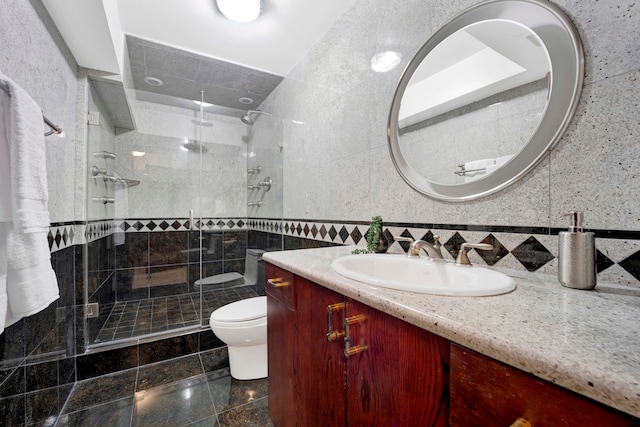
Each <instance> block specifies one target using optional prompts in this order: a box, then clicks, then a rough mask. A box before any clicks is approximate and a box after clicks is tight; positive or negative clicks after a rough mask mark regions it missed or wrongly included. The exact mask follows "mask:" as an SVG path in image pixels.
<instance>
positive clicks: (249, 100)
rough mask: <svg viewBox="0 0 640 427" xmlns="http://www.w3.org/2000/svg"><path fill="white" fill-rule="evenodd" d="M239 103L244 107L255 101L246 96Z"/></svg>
mask: <svg viewBox="0 0 640 427" xmlns="http://www.w3.org/2000/svg"><path fill="white" fill-rule="evenodd" d="M238 101H240V104H244V105H249V104H253V99H252V98H248V97H246V96H243V97H242V98H240V99H238Z"/></svg>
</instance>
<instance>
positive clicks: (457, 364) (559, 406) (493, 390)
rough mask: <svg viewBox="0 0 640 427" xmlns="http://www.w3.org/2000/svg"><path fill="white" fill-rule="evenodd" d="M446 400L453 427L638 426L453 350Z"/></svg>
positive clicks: (539, 381)
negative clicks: (449, 383) (449, 387)
mask: <svg viewBox="0 0 640 427" xmlns="http://www.w3.org/2000/svg"><path fill="white" fill-rule="evenodd" d="M450 397H451V412H450V421H451V426H453V427H455V426H464V427H472V426H479V427H480V426H482V427H492V426H496V427H505V426H512V425H517V426H521V427H546V426H549V427H550V426H553V427H559V426H560V427H563V426H567V427H569V426H596V425H597V426H599V427H606V426H616V427H618V426H638V425H639V424H638V423H639V420H638V419H636V418H633V417H631V416H629V415H626V414H623V413H621V412H619V411H617V410H615V409H612V408H609V407H607V406H604V405H602V404H600V403H598V402H594V401H593V400H590V399H588V398H586V397H584V396H580V395H579V394H576V393H574V392H572V391H570V390H566V389H564V388H562V387H559V386H557V385H555V384H552V383H550V382H548V381H544V380H542V379H540V378H537V377H535V376H533V375H531V374H527V373H525V372H522V371H520V370H518V369H515V368H513V367H511V366H508V365H505V364H503V363H501V362H498V361H496V360H493V359H490V358H488V357H486V356H483V355H480V354H478V353H475V352H473V351H471V350H468V349H466V348H463V347H460V346H457V345H455V344H452V345H451V395H450ZM518 419H521V420H526V422H522V423H520V424H518V423H515V422H516V420H518ZM514 423H515V424H514ZM527 423H528V424H527Z"/></svg>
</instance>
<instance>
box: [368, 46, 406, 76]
mask: <svg viewBox="0 0 640 427" xmlns="http://www.w3.org/2000/svg"><path fill="white" fill-rule="evenodd" d="M401 58H402V55H400V54H399V53H398V52H393V51H387V52H380V53H376V54H375V55H373V57H372V58H371V69H372V70H373V71H375V72H376V73H386V72H387V71H391V70H393V69H394V68H396V67H397V66H398V65H400V59H401Z"/></svg>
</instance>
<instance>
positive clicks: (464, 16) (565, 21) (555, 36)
mask: <svg viewBox="0 0 640 427" xmlns="http://www.w3.org/2000/svg"><path fill="white" fill-rule="evenodd" d="M487 19H504V20H511V21H514V22H517V23H520V24H522V25H524V26H526V27H528V28H529V29H530V30H531V31H532V32H534V33H535V34H537V35H538V37H539V38H540V39H541V40H542V41H543V43H544V45H545V47H546V49H547V52H548V55H549V58H550V61H551V78H550V84H549V99H548V102H547V107H546V109H545V112H544V114H543V116H542V118H541V119H540V123H539V124H538V127H537V128H536V130H535V131H534V133H533V134H532V135H531V137H530V139H529V141H528V142H527V143H526V144H525V145H524V146H523V148H522V149H521V150H520V151H519V152H518V153H517V154H516V155H515V156H514V157H513V158H512V159H511V160H510V161H509V162H508V163H506V164H505V165H503V166H502V167H500V168H498V169H497V170H495V171H494V172H492V173H491V174H489V175H487V176H486V177H484V178H481V179H478V180H475V181H471V182H467V183H464V184H455V185H447V184H438V183H435V182H432V181H430V180H428V179H427V178H425V177H424V176H422V175H421V174H420V173H418V172H417V171H416V170H415V169H414V168H413V167H412V166H411V164H410V163H409V162H408V161H407V159H406V158H405V157H404V156H403V154H402V150H401V149H400V144H399V137H398V135H399V128H398V117H399V112H400V105H401V100H402V96H403V95H404V92H405V90H406V88H407V85H408V84H409V81H410V80H411V77H412V76H413V73H414V72H415V71H416V69H417V68H418V67H419V65H420V63H421V62H422V60H423V59H424V58H425V57H426V56H427V55H428V54H429V52H431V51H432V50H433V49H434V48H435V47H436V46H437V45H438V44H440V43H441V42H442V41H444V40H445V39H446V38H447V37H449V36H450V35H452V34H453V33H455V32H456V31H458V30H460V29H462V28H465V27H467V26H468V25H471V24H474V23H476V22H479V21H483V20H487ZM583 80H584V54H583V50H582V44H581V43H580V39H579V36H578V33H577V31H576V29H575V28H574V26H573V24H572V23H571V21H570V20H569V18H568V17H567V16H566V15H565V14H564V12H563V11H562V10H561V9H559V8H558V7H557V6H555V5H553V4H551V3H549V2H546V1H542V0H489V1H486V2H483V3H479V4H477V5H475V6H472V7H471V8H469V9H467V10H465V11H463V12H462V13H460V14H458V15H456V16H455V17H453V18H452V19H451V20H450V21H449V22H448V23H446V24H445V25H444V26H442V27H441V28H440V29H439V30H437V31H436V32H435V33H434V34H433V35H432V36H431V37H430V38H429V40H427V42H426V43H425V44H424V45H423V46H422V47H421V48H420V49H419V50H418V52H417V53H416V55H415V56H414V57H413V59H412V60H411V61H410V62H409V64H408V65H407V67H406V69H405V70H404V72H403V73H402V77H401V78H400V82H399V83H398V87H397V88H396V91H395V94H394V97H393V102H392V104H391V110H390V113H389V122H388V126H387V137H388V140H389V150H390V153H391V158H392V160H393V163H394V165H395V167H396V169H397V170H398V173H399V174H400V176H402V178H403V179H404V180H405V181H406V182H407V183H408V184H409V185H410V186H411V187H413V188H414V189H415V190H416V191H418V192H420V193H422V194H424V195H426V196H428V197H430V198H433V199H436V200H444V201H450V202H460V201H466V200H474V199H478V198H481V197H485V196H488V195H489V194H492V193H495V192H497V191H500V190H502V189H504V188H505V187H507V186H509V185H511V184H513V183H514V182H516V181H517V180H518V179H520V178H521V177H522V176H524V175H525V174H527V173H528V172H529V171H531V170H532V169H533V168H534V167H535V166H536V165H537V164H538V163H539V162H540V161H541V160H542V159H543V158H544V157H545V156H546V154H547V153H548V152H549V151H550V150H551V149H552V148H553V146H554V145H555V144H556V143H557V142H558V140H559V139H560V137H561V136H562V134H563V133H564V131H565V130H566V129H567V127H568V126H569V122H570V121H571V118H572V117H573V114H574V112H575V110H576V108H577V106H578V101H579V99H580V94H581V92H582V84H583Z"/></svg>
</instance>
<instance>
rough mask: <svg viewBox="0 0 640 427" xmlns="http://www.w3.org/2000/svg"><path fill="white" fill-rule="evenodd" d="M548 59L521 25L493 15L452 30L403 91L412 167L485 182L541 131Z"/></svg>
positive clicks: (404, 143) (444, 180)
mask: <svg viewBox="0 0 640 427" xmlns="http://www.w3.org/2000/svg"><path fill="white" fill-rule="evenodd" d="M550 73H551V61H550V58H549V53H548V52H547V49H546V48H545V45H544V43H543V42H542V40H541V39H540V38H539V37H538V35H537V34H536V33H534V32H533V31H531V30H530V29H529V28H528V27H526V26H525V25H522V24H521V23H518V22H515V21H511V20H505V19H492V20H484V21H480V22H476V23H474V24H471V25H468V26H466V27H464V28H461V29H460V30H458V31H456V32H455V33H453V34H451V35H450V36H449V37H447V38H446V39H445V40H443V41H442V42H441V43H440V44H438V45H437V46H436V47H435V48H434V49H433V50H431V52H429V54H428V55H427V56H426V57H425V58H424V60H423V61H422V62H421V64H420V65H419V66H418V67H417V69H416V71H415V72H414V73H413V75H412V77H411V79H410V80H409V83H408V84H407V88H406V90H405V92H404V94H403V96H402V100H401V103H400V109H399V113H398V134H399V142H398V144H399V147H400V150H401V151H402V154H403V157H404V158H405V159H407V162H408V164H409V165H410V166H411V167H412V168H413V169H414V170H415V171H416V172H417V173H418V174H420V175H422V176H423V177H425V178H426V179H427V180H429V181H431V182H434V183H437V184H444V185H453V184H463V183H468V182H472V181H474V180H478V179H482V178H484V177H486V176H488V175H490V174H491V173H493V172H494V171H495V170H497V169H499V168H500V167H501V166H503V165H505V164H506V163H508V162H509V161H510V160H511V159H512V158H513V156H515V155H516V154H517V153H518V152H519V151H520V150H521V149H522V147H523V146H525V145H526V144H527V143H528V142H529V140H530V139H531V136H532V135H533V134H534V132H535V131H536V129H537V127H538V125H539V123H540V121H541V119H542V117H543V116H544V112H545V110H546V107H547V101H548V98H549V89H550V88H549V86H550V81H551V80H550Z"/></svg>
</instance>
